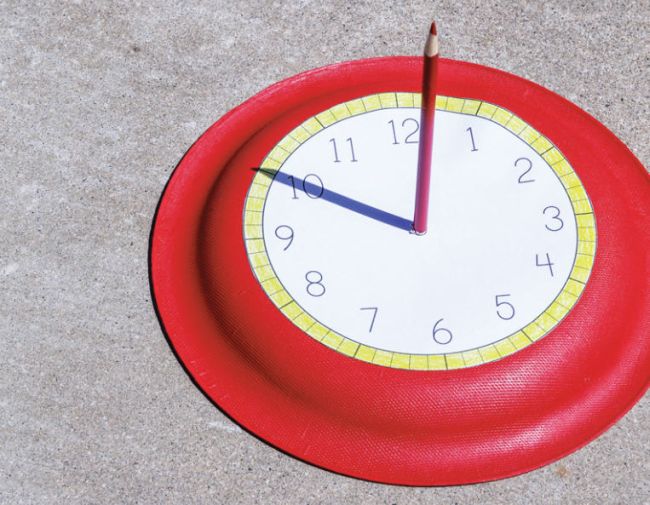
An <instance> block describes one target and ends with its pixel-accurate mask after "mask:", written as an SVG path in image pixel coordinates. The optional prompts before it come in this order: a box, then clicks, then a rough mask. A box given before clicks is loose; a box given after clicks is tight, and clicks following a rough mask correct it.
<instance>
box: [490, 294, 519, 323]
mask: <svg viewBox="0 0 650 505" xmlns="http://www.w3.org/2000/svg"><path fill="white" fill-rule="evenodd" d="M506 296H510V295H509V294H506V295H496V296H495V297H494V301H495V303H496V304H497V316H499V317H500V318H501V319H503V320H505V321H508V320H510V319H512V318H513V317H515V307H514V306H513V305H512V303H510V302H505V301H502V300H499V298H505V297H506ZM506 307H507V308H506ZM502 310H503V312H501V311H502Z"/></svg>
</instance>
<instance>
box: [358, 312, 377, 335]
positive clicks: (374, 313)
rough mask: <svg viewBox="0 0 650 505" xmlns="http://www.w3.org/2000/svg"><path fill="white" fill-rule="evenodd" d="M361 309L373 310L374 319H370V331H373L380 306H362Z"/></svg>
mask: <svg viewBox="0 0 650 505" xmlns="http://www.w3.org/2000/svg"><path fill="white" fill-rule="evenodd" d="M359 310H372V311H373V313H372V320H371V321H370V328H369V329H368V333H372V328H373V326H375V319H376V318H377V312H378V311H379V308H378V307H361V308H360V309H359Z"/></svg>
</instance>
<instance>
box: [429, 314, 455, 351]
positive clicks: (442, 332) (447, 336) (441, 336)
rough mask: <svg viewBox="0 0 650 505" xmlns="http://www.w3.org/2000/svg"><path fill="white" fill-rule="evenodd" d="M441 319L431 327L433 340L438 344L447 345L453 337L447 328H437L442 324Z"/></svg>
mask: <svg viewBox="0 0 650 505" xmlns="http://www.w3.org/2000/svg"><path fill="white" fill-rule="evenodd" d="M442 321H443V320H442V319H438V320H437V321H436V324H434V325H433V340H435V341H436V342H437V343H438V344H442V345H445V344H448V343H449V342H451V340H452V339H453V338H454V335H453V334H452V333H451V331H450V330H448V329H447V328H438V325H439V324H440V323H441V322H442Z"/></svg>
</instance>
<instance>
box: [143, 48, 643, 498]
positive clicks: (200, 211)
mask: <svg viewBox="0 0 650 505" xmlns="http://www.w3.org/2000/svg"><path fill="white" fill-rule="evenodd" d="M420 82H421V59H420V58H411V57H393V58H378V59H371V60H361V61H354V62H347V63H341V64H337V65H333V66H329V67H325V68H321V69H317V70H313V71H310V72H306V73H303V74H300V75H298V76H295V77H292V78H290V79H288V80H286V81H283V82H281V83H278V84H276V85H274V86H271V87H270V88H268V89H266V90H264V91H262V92H261V93H259V94H258V95H256V96H254V97H253V98H251V99H250V100H248V101H247V102H245V103H244V104H243V105H241V106H239V107H237V108H236V109H234V110H233V111H231V112H230V113H228V114H227V115H226V116H224V117H223V118H222V119H220V120H219V121H218V122H217V123H215V124H214V125H213V126H212V127H211V128H210V129H208V131H207V132H205V133H204V134H203V135H202V136H201V137H200V138H199V140H198V141H197V142H196V143H195V144H194V145H193V146H192V147H191V149H190V150H189V151H188V152H187V154H186V155H185V157H184V158H183V160H182V161H181V162H180V164H179V165H178V167H177V168H176V170H175V171H174V173H173V175H172V177H171V179H170V181H169V183H168V185H167V187H166V189H165V191H164V193H163V196H162V198H161V201H160V204H159V208H158V211H157V214H156V217H155V221H154V227H153V230H152V236H151V251H150V269H151V270H150V274H151V285H152V292H153V295H154V298H155V304H156V308H157V311H158V314H159V317H160V320H161V324H162V326H163V329H164V331H165V333H166V335H167V337H168V338H169V341H170V343H171V345H172V346H173V348H174V350H175V352H176V354H177V356H178V358H179V360H180V361H181V362H182V364H183V365H184V367H185V368H186V370H187V371H188V373H189V374H190V375H191V377H192V378H193V380H194V381H195V382H196V384H197V385H198V386H199V387H200V388H201V390H202V391H203V392H204V393H205V394H206V395H207V396H208V397H209V398H210V399H211V400H212V401H213V402H214V403H215V404H216V405H217V406H218V407H219V408H221V409H222V410H223V411H224V412H225V413H226V414H228V415H229V416H231V417H232V418H233V419H234V420H235V421H236V422H238V423H239V424H240V425H241V426H243V427H244V428H246V429H247V430H249V431H250V432H252V433H253V434H255V435H256V436H258V437H260V438H261V439H263V440H265V441H266V442H268V443H270V444H272V445H273V446H275V447H277V448H279V449H281V450H283V451H285V452H287V453H289V454H291V455H293V456H295V457H297V458H300V459H302V460H305V461H307V462H310V463H312V464H314V465H318V466H320V467H323V468H327V469H329V470H332V471H335V472H339V473H343V474H346V475H351V476H354V477H359V478H363V479H368V480H374V481H380V482H386V483H396V484H407V485H446V484H462V483H472V482H481V481H487V480H492V479H498V478H503V477H508V476H512V475H515V474H518V473H522V472H526V471H529V470H532V469H534V468H537V467H540V466H542V465H545V464H547V463H549V462H551V461H554V460H556V459H558V458H560V457H562V456H564V455H566V454H568V453H570V452H572V451H574V450H576V449H577V448H579V447H581V446H582V445H584V444H586V443H587V442H589V441H590V440H592V439H594V438H595V437H596V436H598V435H599V434H600V433H602V432H603V431H604V430H605V429H607V428H608V427H609V426H611V425H612V424H613V423H614V422H615V421H616V420H617V419H619V418H620V417H621V416H622V415H623V414H624V413H625V412H626V411H627V410H628V409H630V408H631V407H632V405H634V403H635V402H636V401H637V400H639V398H640V397H641V396H642V395H643V394H644V392H645V391H646V389H647V387H648V382H649V371H650V340H649V339H648V338H647V337H648V330H649V328H650V327H649V321H650V317H649V316H650V291H649V290H648V289H647V279H648V277H649V275H650V255H649V253H648V251H650V234H649V230H650V179H649V177H648V175H647V172H646V171H645V169H644V168H643V166H642V165H641V164H640V163H639V161H638V160H637V159H636V158H635V157H634V156H633V155H632V153H631V152H630V151H629V150H628V149H627V148H626V147H625V146H624V145H623V144H622V143H621V142H620V141H619V140H618V139H617V138H616V137H615V136H614V135H613V134H612V133H611V132H609V131H608V130H607V129H606V128H605V127H604V126H602V125H601V124H600V123H599V122H598V121H596V120H595V119H594V118H592V117H591V116H589V115H588V114H586V113H585V112H583V111H582V110H580V109H579V108H577V107H576V106H574V105H573V104H571V103H569V102H568V101H566V100H564V99H563V98H561V97H559V96H558V95H556V94H554V93H552V92H550V91H548V90H546V89H544V88H542V87H540V86H538V85H536V84H534V83H531V82H529V81H526V80H524V79H521V78H519V77H516V76H513V75H510V74H507V73H504V72H501V71H498V70H494V69H490V68H486V67H482V66H478V65H473V64H469V63H463V62H457V61H451V60H441V62H440V75H439V85H438V91H439V93H440V94H443V95H448V96H459V97H470V98H476V99H481V100H485V101H489V102H491V103H494V104H498V105H500V106H501V107H504V108H506V109H508V110H510V111H512V112H514V113H515V114H516V115H518V116H519V117H520V118H522V119H523V120H524V121H526V122H527V123H528V124H530V125H531V126H533V127H534V128H535V129H537V130H539V131H540V132H542V133H543V134H544V135H545V136H546V137H548V139H549V140H550V141H551V142H553V143H554V144H555V145H556V146H557V147H558V148H559V149H560V150H561V151H562V152H563V153H564V155H565V156H566V158H567V159H568V160H569V161H570V163H571V165H572V166H573V168H574V169H575V171H576V173H577V174H578V175H579V177H580V179H581V180H582V183H583V185H584V187H585V188H586V190H587V192H588V194H589V196H590V198H591V201H592V205H593V207H594V212H595V217H596V221H597V223H598V250H597V253H596V259H595V264H594V267H593V270H592V274H591V278H590V280H589V282H588V284H587V286H586V289H585V291H584V292H583V295H582V298H581V299H580V300H579V302H578V303H577V305H576V306H575V308H574V309H573V310H572V311H571V312H570V313H569V314H568V315H567V317H566V318H565V319H564V320H563V321H562V322H561V323H560V324H559V325H558V326H557V327H556V328H555V329H554V330H553V331H552V332H551V333H550V334H548V335H547V336H546V337H544V338H543V339H542V340H540V341H538V342H536V343H535V344H533V345H530V346H528V347H526V348H525V349H523V350H521V351H519V352H517V353H516V354H513V355H511V356H508V357H506V358H504V359H502V360H499V361H495V362H492V363H488V364H484V365H481V366H478V367H473V368H463V369H459V370H450V371H442V372H425V371H412V370H398V369H392V368H386V367H381V366H376V365H372V364H368V363H364V362H362V361H359V360H356V359H352V358H349V357H347V356H344V355H342V354H339V353H337V352H334V351H332V350H331V349H329V348H327V347H325V346H324V345H322V344H320V343H319V342H317V341H315V340H314V339H312V338H310V337H308V336H306V335H305V334H304V333H303V332H302V331H301V330H299V329H298V328H297V327H296V326H295V325H293V324H292V323H291V322H290V321H289V320H288V319H287V318H286V317H285V316H284V315H283V314H282V313H280V312H279V311H278V310H277V309H276V307H275V306H274V305H273V304H272V303H271V301H270V300H269V299H268V297H267V296H266V294H265V293H264V292H263V291H262V289H261V287H260V285H259V283H258V282H257V280H256V279H255V278H254V276H253V273H252V271H251V268H250V265H249V263H248V259H247V255H246V250H245V247H244V239H243V236H242V210H243V205H244V199H245V197H246V193H247V190H248V188H249V186H250V184H251V180H252V178H253V176H254V172H253V171H252V170H251V167H256V166H259V165H260V162H261V161H262V159H263V158H264V156H265V155H266V154H267V153H268V152H269V150H270V149H271V148H272V147H273V146H274V145H275V144H276V143H277V142H278V141H279V140H280V139H281V138H282V137H284V136H285V135H286V133H287V132H289V131H291V130H292V129H293V128H295V127H296V126H297V125H299V124H300V123H301V122H302V121H304V120H305V119H307V118H309V117H311V116H312V115H314V114H316V113H318V112H320V111H322V110H325V109H327V108H329V107H331V106H333V105H335V104H337V103H340V102H343V101H346V100H350V99H353V98H356V97H360V96H365V95H369V94H372V93H380V92H384V91H418V89H419V86H420Z"/></svg>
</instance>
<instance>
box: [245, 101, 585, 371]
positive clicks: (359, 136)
mask: <svg viewBox="0 0 650 505" xmlns="http://www.w3.org/2000/svg"><path fill="white" fill-rule="evenodd" d="M405 95H406V94H405ZM412 96H414V97H417V95H412ZM373 98H374V99H376V100H377V101H378V102H379V103H380V105H381V97H377V96H376V95H375V96H374V97H366V98H364V99H363V100H359V102H361V105H363V106H364V110H363V111H360V110H358V109H357V112H358V113H356V114H354V109H352V108H351V106H350V105H349V104H348V106H347V107H346V109H347V111H348V113H349V114H348V116H347V117H343V118H341V119H339V120H336V108H335V109H333V110H332V111H330V112H329V114H330V115H331V117H330V115H325V113H324V114H322V115H320V116H317V118H313V119H312V120H310V121H311V122H310V121H308V122H305V123H304V124H303V125H302V126H301V127H299V128H302V130H299V129H296V130H294V132H292V135H291V136H290V137H285V139H284V140H283V141H282V142H281V143H280V147H276V148H275V149H274V150H273V151H272V152H271V153H270V154H269V157H267V159H266V160H265V162H264V163H263V164H262V169H261V170H260V171H259V172H258V174H257V175H256V177H255V182H254V184H253V187H252V188H251V191H250V192H249V196H248V198H247V207H246V213H245V223H246V224H247V225H248V226H249V228H248V229H245V236H246V238H247V242H249V243H248V244H247V245H248V251H249V257H250V258H251V263H252V266H253V267H254V270H255V272H256V275H257V278H258V280H259V281H260V283H261V284H262V286H263V288H264V289H265V290H266V292H267V293H268V294H269V296H270V297H271V299H272V300H273V301H274V302H275V303H276V305H277V306H278V308H279V309H280V310H282V311H283V312H284V313H285V315H287V317H289V318H290V319H292V320H294V321H295V323H296V324H297V325H298V326H299V327H301V328H302V329H303V330H305V332H306V333H308V334H310V335H311V336H313V337H315V338H318V339H319V340H324V343H326V344H327V345H330V347H334V348H337V349H339V348H340V350H341V351H342V352H344V353H345V354H349V355H351V356H353V357H358V358H359V359H364V360H365V361H371V362H376V363H378V364H383V365H388V366H398V367H402V368H429V369H431V368H434V369H435V368H443V366H442V363H443V361H444V364H445V366H444V368H457V367H462V366H469V365H474V364H480V363H482V362H486V361H491V360H493V359H498V358H499V357H501V356H503V355H506V354H510V353H512V352H514V350H516V349H518V348H521V347H524V346H525V345H528V344H529V343H531V342H533V341H534V340H537V339H538V338H540V337H541V336H543V335H544V334H545V333H547V332H548V331H549V330H550V329H551V328H552V326H554V325H555V324H557V322H558V321H559V320H560V319H562V317H564V315H566V313H568V311H569V310H570V309H571V308H572V306H573V304H574V303H575V302H576V301H577V297H578V296H579V294H580V291H581V290H582V287H581V286H584V283H585V282H586V281H587V278H588V275H589V271H590V268H591V264H592V262H589V264H588V265H586V264H585V263H584V261H583V263H582V266H583V267H585V266H586V267H587V268H582V267H578V266H577V264H578V260H579V259H580V256H582V253H583V252H584V251H583V250H584V249H585V248H586V247H589V246H585V244H586V243H587V242H591V243H592V244H594V247H590V249H591V254H590V256H589V257H590V258H592V260H593V253H594V248H595V232H594V224H593V214H590V212H591V208H590V206H589V208H588V212H587V213H585V214H583V213H581V212H578V211H579V210H585V209H586V208H587V207H586V206H588V205H589V203H588V199H586V194H585V193H584V189H583V188H582V186H581V185H580V182H579V180H578V179H577V177H576V176H575V174H574V173H573V172H572V170H571V169H570V167H569V165H568V163H567V162H566V161H565V160H564V159H563V158H562V157H561V155H560V153H559V152H558V151H557V150H556V149H555V148H554V147H553V146H552V145H551V144H550V143H548V141H547V140H546V139H544V138H543V137H541V136H539V134H538V133H537V132H535V133H534V134H533V133H532V132H533V131H534V130H532V128H530V127H528V126H527V125H526V124H525V123H523V122H522V121H520V120H519V119H518V118H516V117H514V116H511V115H510V116H511V117H510V118H509V119H507V120H506V119H505V116H504V118H503V119H502V121H500V122H499V121H497V120H495V119H494V115H495V114H499V113H501V114H503V113H505V111H503V109H499V108H497V107H494V106H491V105H489V104H486V105H485V106H484V109H483V112H484V115H481V114H480V107H481V105H480V104H481V103H482V102H475V103H476V104H479V105H478V107H479V114H478V115H477V113H476V112H477V111H475V112H474V113H473V114H470V113H463V112H462V109H461V110H460V111H455V112H452V111H450V110H446V108H443V107H441V108H440V110H438V111H437V113H436V124H435V142H434V148H433V164H432V178H431V195H430V208H429V230H428V232H427V233H426V234H425V235H421V236H419V235H415V234H413V233H411V232H410V229H411V222H412V219H413V209H414V197H415V186H416V172H417V156H418V136H419V131H418V128H419V124H418V123H419V109H418V108H417V107H413V106H411V107H408V106H407V107H397V106H396V107H385V108H384V107H381V108H374V109H373V108H372V107H371V106H370V107H369V106H368V105H369V104H374V103H376V102H375V101H372V99H373ZM364 100H365V102H364ZM450 100H451V99H450ZM385 101H386V99H384V102H385ZM472 102H473V101H472ZM413 103H415V102H413ZM357 105H358V103H357ZM395 105H398V103H397V100H396V103H395ZM368 109H370V110H368ZM488 112H490V113H492V116H488ZM343 114H344V113H343ZM506 114H509V113H506ZM332 118H334V119H335V120H333V121H332ZM328 121H331V124H328ZM513 121H515V123H513ZM500 123H501V124H500ZM504 124H506V126H504ZM508 124H510V128H508V127H507V125H508ZM526 128H528V129H529V130H530V131H528V132H526V133H524V134H523V136H524V137H526V138H523V137H522V132H523V130H525V129H526ZM310 130H311V131H310ZM303 131H304V132H306V133H304V132H303ZM534 135H537V137H534ZM533 138H535V140H537V143H535V140H532V139H533ZM549 152H551V156H549V155H548V153H549ZM544 155H546V156H544ZM558 160H560V162H559V163H558ZM555 165H559V166H555ZM567 167H568V168H567ZM562 171H566V172H567V173H566V174H565V175H564V176H563V175H560V174H562ZM569 178H570V180H569ZM565 179H566V180H565ZM576 184H577V185H576ZM256 185H257V186H258V188H256V187H255V186H256ZM576 187H579V190H580V194H577V193H576V191H573V193H572V191H571V188H576ZM260 188H264V189H260ZM583 196H584V198H582V197H583ZM576 202H583V203H576ZM576 214H581V215H589V216H590V219H591V231H592V232H594V233H592V234H588V235H585V236H580V233H579V232H580V229H581V228H584V227H583V226H582V225H583V224H584V223H583V222H582V221H581V220H580V219H579V216H576ZM257 227H260V228H261V236H258V233H259V231H258V229H257ZM583 235H584V234H583ZM586 239H591V240H586ZM579 245H580V251H579ZM579 252H580V254H579ZM576 268H580V270H576ZM582 270H585V271H584V272H582ZM371 355H372V357H371ZM472 356H473V357H475V358H476V357H478V358H480V360H476V359H475V360H474V361H472ZM454 357H455V359H456V361H453V359H451V360H450V358H454ZM450 361H452V362H453V363H456V366H452V367H450V366H449V362H450ZM407 362H408V364H407ZM425 362H426V365H427V366H424V363H425Z"/></svg>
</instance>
